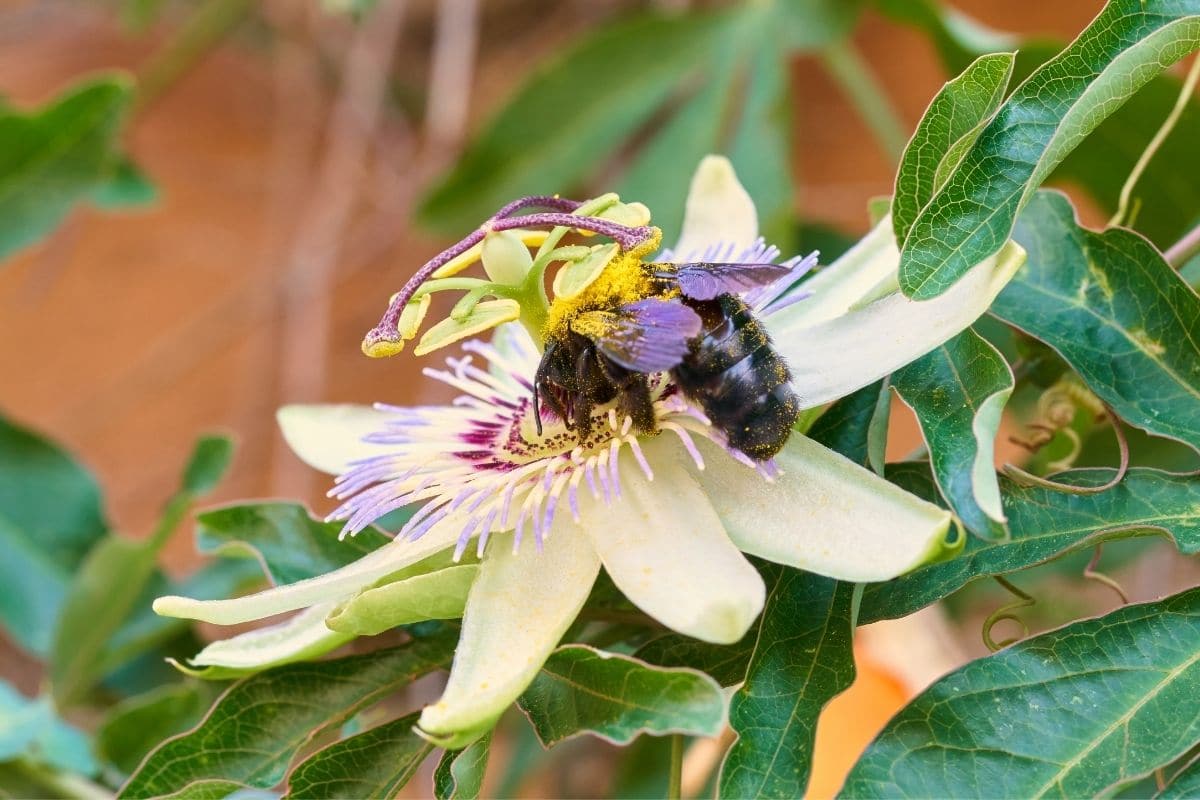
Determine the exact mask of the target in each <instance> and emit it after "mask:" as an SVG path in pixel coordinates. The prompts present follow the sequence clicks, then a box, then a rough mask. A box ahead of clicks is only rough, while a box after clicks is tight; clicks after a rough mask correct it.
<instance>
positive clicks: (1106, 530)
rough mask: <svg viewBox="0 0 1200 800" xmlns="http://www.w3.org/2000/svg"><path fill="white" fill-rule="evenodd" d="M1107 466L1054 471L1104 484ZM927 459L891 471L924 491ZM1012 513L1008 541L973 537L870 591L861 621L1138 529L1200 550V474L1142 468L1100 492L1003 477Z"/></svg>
mask: <svg viewBox="0 0 1200 800" xmlns="http://www.w3.org/2000/svg"><path fill="white" fill-rule="evenodd" d="M1113 474H1114V473H1113V471H1112V470H1108V469H1083V470H1075V471H1072V472H1066V473H1061V474H1059V475H1055V476H1054V479H1055V480H1056V481H1058V482H1061V483H1068V484H1073V485H1076V486H1101V485H1104V484H1105V483H1107V482H1108V481H1109V480H1110V479H1111V478H1112V477H1113ZM928 476H929V473H928V470H927V469H926V467H925V465H920V464H899V465H892V466H890V467H889V469H888V478H889V479H890V480H892V481H894V482H896V483H898V484H899V485H900V486H902V487H904V488H906V489H908V490H909V491H913V492H915V493H917V494H918V495H924V494H927V492H928V488H926V490H925V491H922V487H921V484H922V483H923V482H927V481H928ZM1000 493H1001V496H1002V497H1003V498H1004V511H1005V513H1006V514H1007V516H1008V529H1009V535H1010V537H1011V538H1010V539H1009V540H1008V541H986V540H984V539H980V538H977V537H970V538H969V539H968V540H967V543H966V546H965V547H964V548H963V550H962V552H961V553H960V554H959V555H958V556H956V557H955V558H953V559H951V560H949V561H941V562H937V563H934V564H927V565H925V566H923V567H919V568H917V569H916V570H913V571H912V572H910V573H909V574H907V575H904V576H902V577H899V578H897V579H895V580H893V581H888V582H887V583H875V584H870V585H868V586H867V587H866V590H865V591H864V593H863V601H862V609H861V611H860V612H859V622H860V623H862V624H866V623H868V622H875V621H876V620H880V619H894V618H896V617H903V616H907V615H908V614H911V613H913V612H914V611H917V610H918V609H921V608H924V607H925V606H927V605H929V604H930V603H933V602H935V601H937V600H940V599H941V598H943V597H945V596H947V595H948V594H950V593H951V592H954V591H956V590H958V589H959V588H961V587H962V586H964V585H966V584H967V583H969V582H971V581H975V580H979V579H980V578H984V577H987V576H990V575H1002V574H1005V573H1009V572H1015V571H1017V570H1022V569H1026V568H1027V567H1032V566H1034V565H1036V564H1042V563H1045V562H1046V561H1049V560H1051V559H1053V558H1056V557H1058V556H1060V555H1062V554H1064V553H1069V552H1073V551H1075V550H1080V549H1082V548H1085V547H1092V546H1094V545H1096V544H1099V543H1101V542H1105V541H1109V540H1113V539H1124V538H1129V537H1134V536H1147V535H1151V534H1154V535H1159V536H1164V537H1167V538H1170V539H1171V540H1172V541H1173V542H1174V543H1175V545H1176V546H1177V547H1178V548H1179V550H1180V552H1183V553H1189V554H1190V553H1197V552H1200V516H1198V515H1197V513H1196V509H1197V508H1200V478H1197V477H1189V476H1185V475H1175V474H1172V473H1169V472H1160V471H1158V470H1154V469H1145V468H1135V469H1131V470H1129V472H1128V473H1127V474H1126V475H1125V478H1124V479H1123V480H1122V481H1121V482H1120V483H1119V484H1117V485H1116V486H1114V487H1113V488H1111V489H1108V490H1107V491H1104V492H1100V493H1098V494H1071V493H1068V492H1060V491H1055V490H1053V489H1045V488H1042V487H1040V486H1020V485H1018V484H1016V483H1013V482H1012V481H1010V480H1008V479H1006V478H1001V479H1000Z"/></svg>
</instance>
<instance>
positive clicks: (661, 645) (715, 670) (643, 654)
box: [634, 628, 758, 686]
mask: <svg viewBox="0 0 1200 800" xmlns="http://www.w3.org/2000/svg"><path fill="white" fill-rule="evenodd" d="M757 639H758V630H757V628H751V629H750V630H749V631H747V632H746V635H745V636H743V637H742V638H741V640H740V641H738V642H735V643H733V644H711V643H710V642H702V641H700V640H699V639H693V638H692V637H691V636H684V635H683V634H681V633H668V634H667V635H665V636H659V637H658V638H656V639H651V640H650V641H649V642H647V643H646V644H644V645H642V646H641V647H640V648H638V650H637V652H636V653H634V656H635V657H636V658H639V659H641V660H642V661H645V662H646V663H648V664H654V665H655V666H658V667H691V668H692V669H698V670H700V671H701V672H703V673H705V674H707V675H708V676H710V677H711V678H712V679H713V680H715V681H716V682H717V683H719V684H721V685H722V686H736V685H737V684H739V683H741V682H742V681H743V680H745V679H746V667H747V666H748V665H749V663H750V655H751V654H752V653H753V652H754V644H755V641H756V640H757Z"/></svg>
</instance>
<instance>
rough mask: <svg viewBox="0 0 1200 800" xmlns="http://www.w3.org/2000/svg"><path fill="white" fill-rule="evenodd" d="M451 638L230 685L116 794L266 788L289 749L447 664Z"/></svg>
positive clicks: (217, 793) (212, 793)
mask: <svg viewBox="0 0 1200 800" xmlns="http://www.w3.org/2000/svg"><path fill="white" fill-rule="evenodd" d="M453 647H454V639H453V637H450V636H445V635H440V636H436V637H431V638H429V639H417V640H415V641H413V642H412V643H410V644H408V645H405V646H403V647H398V648H394V649H392V650H383V651H378V652H375V653H369V654H367V655H357V656H349V657H347V658H341V659H336V660H333V661H321V662H316V663H305V664H289V665H288V666H285V667H279V668H278V669H273V670H270V671H268V672H263V673H259V674H258V675H254V676H252V677H250V678H246V679H245V680H243V681H241V682H239V683H236V684H234V685H233V687H231V688H230V689H229V690H228V691H227V692H225V694H223V695H221V697H220V698H219V699H218V700H217V702H216V704H214V705H213V707H212V710H211V711H210V712H209V713H208V715H207V716H206V717H205V718H204V720H203V721H202V722H201V723H200V724H199V725H197V726H196V727H195V728H193V729H192V730H190V731H188V732H187V733H185V734H183V735H182V736H178V737H176V738H174V739H169V740H167V741H166V742H164V743H163V744H162V746H161V747H159V748H158V749H157V750H155V751H154V752H153V753H151V754H150V755H149V756H147V758H146V760H145V761H144V762H143V763H142V765H141V767H139V768H138V771H137V772H136V773H134V775H133V777H131V778H130V779H129V782H128V783H126V784H125V786H124V787H122V789H121V794H120V796H121V797H130V798H140V797H158V796H165V797H173V798H183V797H190V798H195V797H210V798H211V797H224V796H225V795H227V794H229V793H230V792H233V791H234V790H236V789H238V788H239V787H243V786H249V787H253V788H258V789H269V788H271V787H272V786H274V785H275V784H277V783H278V782H279V781H280V780H282V779H283V776H284V773H285V771H286V770H287V765H288V763H289V762H290V761H291V759H292V757H293V756H294V755H295V753H296V752H297V751H298V750H299V749H300V748H301V747H303V746H305V745H306V744H308V743H309V742H311V741H313V740H314V739H315V738H316V737H317V736H319V735H320V734H321V733H322V732H324V731H327V730H330V729H331V728H334V727H336V726H338V725H340V724H342V723H343V722H344V721H345V720H347V719H349V718H350V717H351V716H353V715H354V714H355V713H356V712H357V711H358V710H359V709H361V708H363V707H365V706H367V705H369V704H371V703H373V702H375V701H376V700H378V699H380V698H381V697H383V696H385V695H386V694H388V693H389V692H392V691H394V690H396V689H398V688H400V687H402V686H405V685H407V684H409V683H411V682H412V681H413V680H415V679H416V678H418V677H420V676H421V675H424V674H426V673H428V672H431V671H433V670H435V669H439V668H442V667H444V666H445V665H447V664H448V663H449V661H450V655H451V652H452V650H453Z"/></svg>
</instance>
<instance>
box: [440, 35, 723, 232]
mask: <svg viewBox="0 0 1200 800" xmlns="http://www.w3.org/2000/svg"><path fill="white" fill-rule="evenodd" d="M728 19H729V15H727V14H687V15H674V16H666V15H654V14H646V15H641V16H637V17H635V18H632V19H628V20H625V21H622V22H619V23H617V24H615V25H611V26H608V27H605V28H602V29H601V30H599V31H597V32H596V33H595V34H594V35H592V36H590V37H589V38H587V39H585V40H583V41H582V42H580V43H578V44H576V45H574V46H573V47H572V48H571V49H570V50H568V51H567V52H565V53H563V54H561V55H560V56H558V57H557V58H554V59H552V60H551V61H550V62H549V63H546V64H543V65H541V67H540V68H538V69H537V70H535V71H534V73H533V74H532V76H531V77H530V78H529V80H528V81H526V83H525V84H524V85H523V86H522V87H521V88H520V89H519V90H517V92H516V94H515V95H514V96H513V97H512V99H510V100H509V101H508V102H507V103H506V104H505V106H504V107H503V108H502V109H501V110H500V112H499V113H498V114H497V115H496V116H495V117H494V118H493V119H492V120H491V121H490V122H489V123H488V124H487V125H486V126H485V127H484V129H483V131H482V132H481V133H480V134H479V135H478V136H477V137H476V138H475V139H474V141H472V142H471V144H470V145H469V146H468V147H467V149H466V151H465V152H464V153H463V156H462V158H461V159H460V160H459V161H458V163H457V165H455V167H454V169H453V170H452V171H451V172H450V174H449V175H447V176H446V177H445V178H444V179H443V180H442V181H441V182H440V183H439V184H438V185H437V186H436V187H435V188H434V189H433V191H432V192H431V193H430V194H429V195H428V196H427V197H426V198H425V200H424V202H423V204H422V206H421V209H420V211H419V214H420V219H421V221H422V222H424V223H425V224H427V225H430V226H432V227H434V228H435V229H436V230H439V231H442V232H446V233H451V234H454V233H461V232H462V231H464V230H469V229H471V228H474V227H475V226H477V225H478V224H479V222H480V220H483V219H486V218H487V217H489V216H490V215H491V214H493V213H494V212H495V211H496V209H497V208H499V207H500V206H502V205H503V204H504V203H506V202H508V201H509V200H511V199H513V198H514V197H519V196H521V195H528V194H546V193H551V194H552V193H554V192H561V191H563V190H565V189H567V188H569V187H572V186H575V185H577V184H578V183H579V182H580V181H581V180H582V179H584V178H585V177H586V176H587V175H588V174H589V173H590V172H591V170H592V169H593V168H594V166H595V165H596V164H597V163H598V162H599V161H601V160H603V159H604V157H605V156H607V155H609V154H611V153H612V152H614V151H615V150H616V149H617V148H618V147H619V146H620V145H621V143H622V142H623V141H624V140H625V139H626V138H628V137H629V136H631V135H632V134H634V132H636V131H637V130H638V129H639V128H640V127H641V126H642V125H643V124H644V123H645V122H646V121H647V120H648V119H649V118H650V116H651V115H652V114H654V112H655V111H656V110H658V109H659V108H660V107H661V106H662V105H663V104H664V103H665V102H666V101H667V100H668V98H669V97H670V96H671V94H672V92H673V91H674V90H675V89H676V87H677V86H678V85H679V84H680V82H681V81H683V80H685V79H686V78H687V77H688V76H690V75H693V74H695V73H696V71H697V67H698V65H702V64H703V63H704V61H705V60H706V58H707V54H708V53H709V52H710V49H711V48H712V46H713V43H714V39H715V38H716V37H717V36H718V35H719V34H720V32H721V27H722V25H723V24H724V23H725V22H726V21H727V20H728ZM648 54H653V57H652V58H651V57H647V56H648ZM581 87H587V88H586V90H581Z"/></svg>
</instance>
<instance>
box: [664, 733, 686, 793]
mask: <svg viewBox="0 0 1200 800" xmlns="http://www.w3.org/2000/svg"><path fill="white" fill-rule="evenodd" d="M670 769H671V772H670V783H668V784H667V800H681V798H682V797H683V736H682V735H681V734H678V733H677V734H675V735H674V736H672V737H671V767H670Z"/></svg>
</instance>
